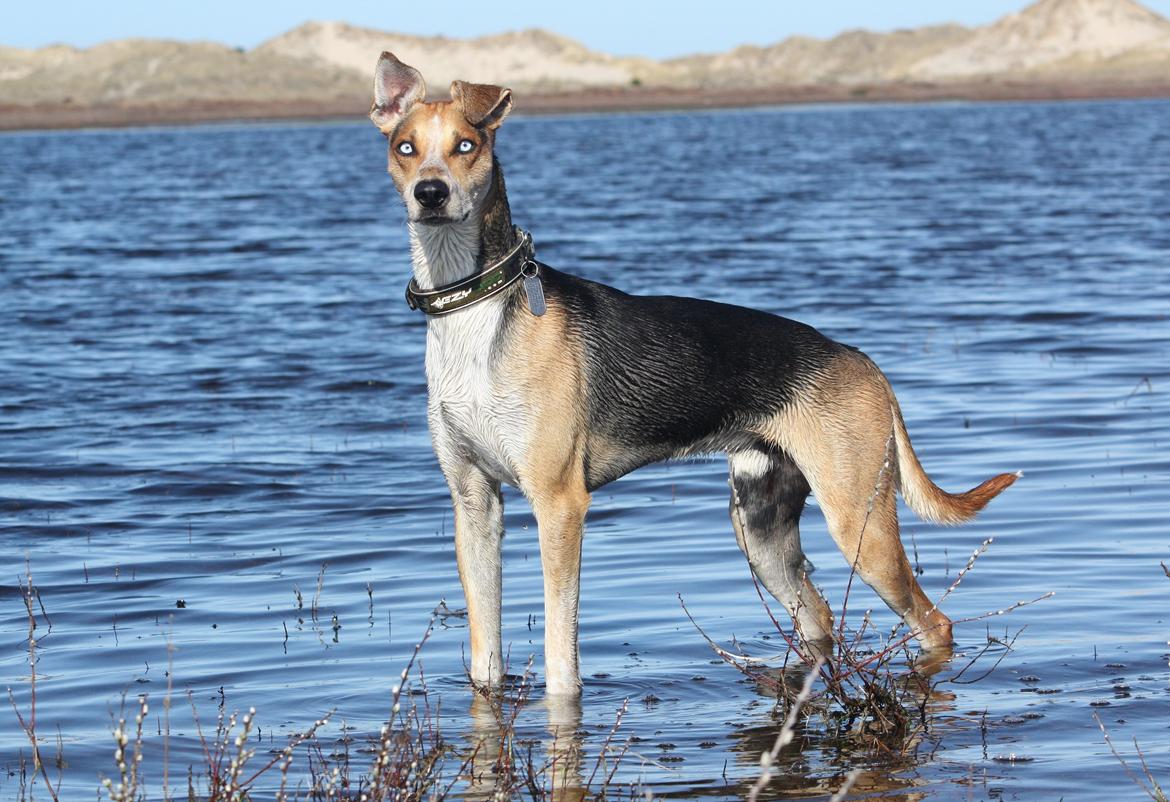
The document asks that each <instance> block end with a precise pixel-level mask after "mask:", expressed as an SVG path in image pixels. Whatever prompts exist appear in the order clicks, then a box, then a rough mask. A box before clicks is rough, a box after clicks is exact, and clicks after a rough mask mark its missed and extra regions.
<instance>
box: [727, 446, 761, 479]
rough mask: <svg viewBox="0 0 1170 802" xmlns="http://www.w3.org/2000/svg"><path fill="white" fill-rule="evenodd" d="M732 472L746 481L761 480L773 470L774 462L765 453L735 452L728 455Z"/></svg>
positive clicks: (753, 451)
mask: <svg viewBox="0 0 1170 802" xmlns="http://www.w3.org/2000/svg"><path fill="white" fill-rule="evenodd" d="M727 461H728V463H730V464H731V472H732V473H733V474H735V475H737V476H742V477H744V478H745V479H759V478H760V477H761V476H763V475H765V474H766V473H768V472H769V471H770V470H772V460H771V458H770V457H769V456H768V455H767V454H765V453H764V452H763V451H755V450H752V451H735V452H732V453H730V454H728V455H727Z"/></svg>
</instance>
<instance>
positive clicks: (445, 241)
mask: <svg viewBox="0 0 1170 802" xmlns="http://www.w3.org/2000/svg"><path fill="white" fill-rule="evenodd" d="M425 95H426V87H425V84H424V83H423V78H422V75H420V74H419V72H418V71H417V70H415V69H413V68H412V67H409V66H407V65H405V64H403V63H402V62H400V61H399V60H398V59H397V58H395V57H394V56H393V55H392V54H390V53H383V54H382V57H381V58H380V59H379V61H378V65H377V68H376V71H375V76H374V96H375V99H374V105H373V108H372V110H371V112H370V117H371V119H372V120H373V121H374V123H375V125H377V126H378V128H379V129H380V130H381V131H382V133H383V134H385V135H386V138H387V139H388V140H389V150H390V153H389V172H390V175H391V177H392V178H393V179H394V185H395V187H397V189H398V192H399V193H400V194H401V195H402V200H403V202H404V203H405V205H406V215H407V227H408V229H409V232H410V242H411V259H412V261H413V266H414V277H413V279H412V280H411V282H410V284H409V285H408V289H407V300H408V302H409V303H410V304H411V306H412V307H415V308H421V309H422V311H424V312H426V313H427V315H428V318H427V350H426V371H427V387H428V404H427V414H428V419H429V422H430V428H431V436H432V439H433V441H434V448H435V454H436V455H437V457H438V459H439V464H440V466H441V467H442V469H443V474H444V476H445V477H446V479H447V483H448V485H450V488H451V499H452V502H453V504H454V508H455V552H456V557H457V560H458V564H459V578H460V580H461V581H462V583H463V591H464V594H465V596H466V597H467V611H468V619H469V627H470V631H471V678H472V680H473V681H474V682H478V683H494V682H497V681H498V680H499V679H500V677H501V674H502V671H503V666H502V662H501V651H502V650H501V644H500V584H501V559H500V548H501V544H502V539H503V509H502V500H501V496H500V484H501V482H507V483H509V484H511V485H514V486H515V487H517V488H519V489H520V491H521V492H523V493H524V495H525V497H527V499H528V500H529V502H530V503H531V505H532V509H533V512H534V513H535V515H536V520H537V523H538V525H539V539H540V558H541V565H542V568H543V572H544V610H545V640H544V648H545V680H546V686H547V690H548V693H550V694H569V695H575V694H579V693H580V691H581V679H580V672H579V670H578V662H579V650H578V643H577V609H578V607H577V604H578V589H579V584H580V572H581V536H582V526H583V524H584V522H585V511H586V509H588V507H589V498H590V493H592V492H593V491H594V490H596V489H597V488H599V487H601V486H602V485H604V484H606V483H607V482H611V481H613V480H614V479H617V478H618V477H619V476H622V475H624V474H626V473H629V472H630V471H632V470H634V469H635V468H638V467H640V466H642V465H645V464H647V463H650V462H654V461H657V460H663V459H669V458H674V457H681V456H686V455H690V454H700V453H708V452H714V451H725V452H727V454H728V462H729V464H730V470H731V487H732V503H731V518H732V525H733V528H734V530H735V535H736V539H737V541H738V543H739V546H740V548H741V549H742V550H743V552H744V553H745V554H746V555H747V558H748V562H749V564H750V565H751V568H752V570H753V571H754V572H755V574H756V576H758V577H759V579H760V581H761V582H763V584H764V586H765V587H766V588H767V589H768V591H769V592H770V593H771V594H772V595H773V596H775V597H776V598H777V599H778V600H779V601H780V602H782V603H783V604H784V606H785V607H786V608H787V609H788V610H789V612H790V613H791V614H792V616H793V618H794V621H795V624H796V627H797V629H798V630H799V632H800V633H801V635H802V638H803V640H804V642H805V643H806V644H808V648H809V649H810V650H812V651H816V650H817V649H824V648H825V644H826V642H827V641H829V639H830V638H831V633H832V616H831V613H830V611H829V607H828V605H827V604H826V603H825V601H824V599H823V598H821V596H820V594H819V593H817V591H816V589H815V588H814V587H813V585H812V583H811V582H810V581H809V579H808V577H807V576H806V575H805V569H804V564H805V561H804V555H803V553H802V552H801V548H800V535H799V532H798V530H797V523H798V521H799V518H800V513H801V510H802V509H803V508H804V503H805V499H806V498H807V497H808V494H809V493H810V492H812V493H815V494H816V497H817V499H818V501H819V502H820V505H821V508H822V510H823V511H824V515H825V519H826V521H827V523H828V527H829V532H830V534H831V535H832V537H833V539H834V540H835V541H836V543H837V546H838V547H839V548H840V549H841V551H842V552H843V553H844V555H845V557H846V559H848V560H849V561H850V562H851V563H852V564H853V565H854V566H855V567H856V570H857V572H858V573H859V574H860V576H861V578H862V579H863V580H865V582H867V583H868V584H869V585H870V586H871V587H872V588H873V589H874V590H875V591H877V593H878V595H879V596H881V597H882V599H883V600H884V601H885V602H886V604H888V605H889V606H890V608H891V609H892V610H893V611H894V612H895V613H897V614H898V615H900V616H902V618H903V619H904V620H905V621H906V623H907V624H908V625H909V626H910V627H911V629H912V630H913V631H914V633H915V634H916V636H917V637H918V639H919V641H920V642H921V643H922V645H923V646H924V647H926V648H938V649H947V648H949V647H950V644H951V622H950V620H949V619H948V618H947V617H946V616H945V615H943V614H942V612H940V611H939V610H938V609H936V607H935V606H934V605H933V604H932V603H931V601H930V599H929V598H927V596H926V594H925V593H923V591H922V588H921V587H920V586H919V585H918V582H917V580H916V579H915V577H914V572H913V571H912V570H911V568H910V564H909V562H908V561H907V559H906V553H905V551H904V550H903V548H902V543H901V540H900V539H899V536H898V520H897V513H896V509H895V497H894V494H895V489H900V490H901V492H902V495H903V497H904V498H905V499H906V502H907V503H908V504H909V505H910V507H911V508H912V509H913V510H914V511H915V512H917V513H918V514H919V515H920V516H922V517H923V518H925V519H927V520H931V521H937V522H941V523H948V524H957V523H961V522H963V521H966V520H969V519H970V518H972V517H973V516H974V515H975V514H976V513H977V512H978V511H979V510H980V509H982V507H983V506H984V505H985V504H987V502H988V501H990V500H991V499H992V498H994V497H995V496H996V495H997V494H999V493H1000V492H1001V491H1002V490H1004V489H1005V488H1006V487H1007V486H1008V485H1010V484H1011V483H1012V482H1013V481H1015V479H1016V474H1002V475H1000V476H996V477H995V478H993V479H989V480H988V481H986V482H984V483H983V484H981V485H979V486H978V487H976V488H974V489H973V490H969V491H968V492H966V493H962V494H956V495H952V494H950V493H947V492H945V491H943V490H941V489H939V488H938V487H937V486H935V484H934V483H933V482H932V481H931V480H930V479H929V478H928V477H927V475H926V473H925V472H924V471H923V469H922V466H921V465H920V464H919V463H918V458H917V457H916V456H915V454H914V451H913V449H912V448H911V446H910V438H909V436H908V435H907V434H906V427H905V424H904V423H903V421H902V415H901V412H900V411H899V409H898V402H897V401H896V400H895V398H894V394H893V391H892V390H891V389H890V385H889V383H888V382H887V381H886V378H885V376H883V375H882V373H881V371H880V370H878V368H877V366H876V365H874V363H873V362H871V361H870V360H869V358H868V357H866V356H865V355H864V354H862V353H861V352H860V351H857V350H856V349H854V348H850V347H848V346H845V345H841V344H840V343H836V342H833V341H832V340H830V339H828V338H827V337H825V336H824V335H822V334H820V333H819V332H817V331H816V330H815V329H812V328H810V327H809V326H806V325H804V324H802V323H797V322H795V321H792V320H786V319H784V318H781V317H776V316H774V315H769V314H766V313H764V312H757V311H754V310H751V309H745V308H742V307H738V306H728V305H726V304H719V303H712V302H709V301H701V300H695V299H691V298H673V297H639V296H631V295H626V294H625V293H623V292H620V291H618V290H615V289H612V288H610V287H607V286H604V285H601V284H595V283H594V282H591V281H585V280H583V279H579V278H576V277H574V276H570V275H567V274H565V273H561V272H559V271H556V270H553V269H551V268H549V267H547V266H546V265H543V264H540V263H538V262H536V261H535V258H534V254H533V250H532V246H531V240H530V239H529V238H528V236H527V234H525V233H524V232H522V231H520V230H519V229H515V228H513V226H512V219H511V214H510V211H509V208H508V198H507V195H506V194H505V192H504V175H503V172H502V171H501V169H500V164H499V162H498V161H497V159H496V158H495V156H494V154H493V145H494V141H495V135H496V129H498V128H499V126H500V124H501V123H502V122H503V121H504V118H505V117H507V115H508V112H509V111H510V110H511V107H512V94H511V92H510V91H509V90H508V89H503V88H501V87H498V86H488V85H483V84H471V83H465V82H463V81H455V82H453V83H452V84H451V100H450V101H442V102H435V103H427V102H425Z"/></svg>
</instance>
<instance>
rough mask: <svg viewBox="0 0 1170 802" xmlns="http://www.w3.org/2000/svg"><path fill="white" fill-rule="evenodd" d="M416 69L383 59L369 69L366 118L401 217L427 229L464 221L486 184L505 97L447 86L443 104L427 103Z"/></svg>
mask: <svg viewBox="0 0 1170 802" xmlns="http://www.w3.org/2000/svg"><path fill="white" fill-rule="evenodd" d="M426 92H427V89H426V84H425V83H424V82H423V77H422V75H421V74H420V73H419V71H418V70H416V69H414V68H413V67H410V66H407V65H406V64H403V63H402V62H401V61H399V60H398V59H397V58H395V56H394V54H393V53H383V54H382V57H381V58H379V59H378V66H377V68H376V69H375V70H374V105H373V108H371V109H370V119H371V120H373V121H374V125H376V126H378V129H379V130H380V131H381V132H382V133H383V134H385V135H386V139H387V140H389V143H390V155H389V171H390V176H391V177H392V178H393V179H394V186H396V187H397V188H398V192H399V194H401V195H402V201H403V203H405V204H406V215H407V218H408V219H410V220H411V221H412V222H416V223H424V224H427V225H442V224H444V223H454V222H458V221H461V220H466V219H467V218H468V217H469V216H471V214H473V213H474V212H476V211H477V210H478V209H479V207H480V204H482V202H483V200H484V198H485V197H486V196H487V194H488V191H489V189H490V188H491V185H492V147H493V145H494V143H495V132H496V129H497V128H499V127H500V123H502V122H503V121H504V118H505V117H507V116H508V112H509V111H511V110H512V91H511V90H510V89H504V88H503V87H499V86H491V85H488V84H471V83H466V82H464V81H452V82H451V100H449V101H441V102H437V103H427V102H425V101H424V98H425V97H426Z"/></svg>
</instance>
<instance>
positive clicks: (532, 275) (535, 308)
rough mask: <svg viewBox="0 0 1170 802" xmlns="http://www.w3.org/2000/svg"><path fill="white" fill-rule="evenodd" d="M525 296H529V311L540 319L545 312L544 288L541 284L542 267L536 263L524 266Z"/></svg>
mask: <svg viewBox="0 0 1170 802" xmlns="http://www.w3.org/2000/svg"><path fill="white" fill-rule="evenodd" d="M522 272H523V275H524V294H525V295H527V296H528V309H529V310H530V311H531V312H532V314H534V315H536V316H537V317H540V316H541V315H543V314H544V312H545V309H546V307H545V303H544V287H543V286H542V285H541V283H540V267H539V266H538V265H537V264H536V263H535V262H529V263H528V264H526V265H524V269H523V271H522Z"/></svg>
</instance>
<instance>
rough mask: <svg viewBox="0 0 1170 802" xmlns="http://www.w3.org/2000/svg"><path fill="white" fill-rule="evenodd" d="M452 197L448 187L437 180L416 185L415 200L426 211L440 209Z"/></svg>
mask: <svg viewBox="0 0 1170 802" xmlns="http://www.w3.org/2000/svg"><path fill="white" fill-rule="evenodd" d="M450 196H451V190H449V189H447V185H446V184H445V183H443V182H442V181H440V180H438V179H437V178H432V179H430V180H427V181H419V182H418V183H417V184H415V185H414V199H415V200H416V201H418V203H419V205H420V206H422V207H423V208H424V209H438V208H439V207H440V206H442V205H443V204H444V203H446V202H447V198H449V197H450Z"/></svg>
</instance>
